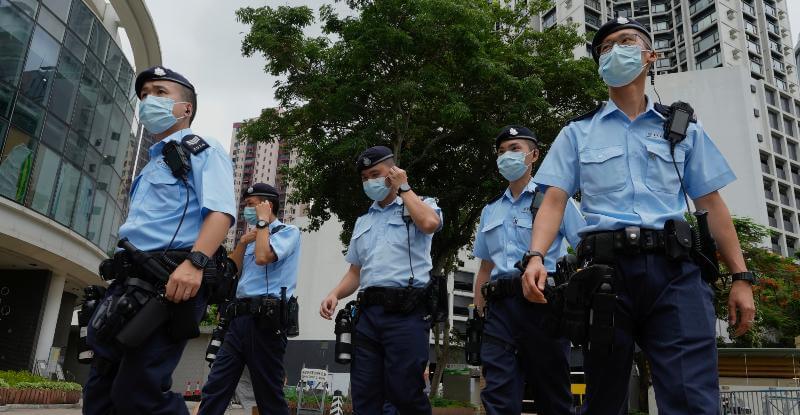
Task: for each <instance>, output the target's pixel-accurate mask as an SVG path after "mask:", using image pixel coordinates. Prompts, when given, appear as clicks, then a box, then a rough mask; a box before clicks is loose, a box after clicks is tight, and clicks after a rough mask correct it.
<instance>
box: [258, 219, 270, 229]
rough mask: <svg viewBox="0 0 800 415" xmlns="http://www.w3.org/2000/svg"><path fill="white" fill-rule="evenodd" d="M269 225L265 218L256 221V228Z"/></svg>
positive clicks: (264, 227) (263, 227)
mask: <svg viewBox="0 0 800 415" xmlns="http://www.w3.org/2000/svg"><path fill="white" fill-rule="evenodd" d="M268 227H269V222H267V221H265V220H259V221H258V222H256V229H266V228H268Z"/></svg>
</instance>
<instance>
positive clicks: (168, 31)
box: [140, 0, 800, 148]
mask: <svg viewBox="0 0 800 415" xmlns="http://www.w3.org/2000/svg"><path fill="white" fill-rule="evenodd" d="M783 1H786V2H787V6H788V11H789V13H788V14H789V24H790V26H791V29H792V45H791V46H792V47H794V45H795V44H796V42H797V38H798V33H800V0H783ZM146 3H147V7H148V8H149V9H150V14H151V15H152V16H153V21H154V22H155V25H156V31H157V32H158V36H159V42H160V45H161V55H162V59H163V64H164V66H166V67H168V68H171V69H173V70H175V71H177V72H180V73H181V74H183V75H184V76H186V77H187V78H188V79H189V80H190V81H191V82H192V83H193V84H194V86H195V88H196V89H197V92H198V105H197V107H198V108H197V118H196V119H195V121H194V124H193V126H192V129H193V131H194V132H195V133H196V134H198V135H200V136H204V137H213V138H216V139H217V140H219V141H220V143H222V145H223V146H225V148H229V146H230V139H231V134H232V132H233V123H234V122H238V121H241V120H243V119H246V118H252V117H256V116H258V114H259V113H260V111H261V109H262V108H268V107H271V106H275V105H276V101H275V98H274V94H273V85H274V83H275V81H276V79H275V78H273V77H270V76H268V75H267V74H266V73H265V72H264V64H265V63H266V62H265V60H264V58H263V57H261V56H254V57H251V58H245V57H243V56H242V53H241V44H242V43H241V42H242V38H243V37H244V35H245V33H246V32H247V30H248V27H247V26H245V25H243V24H241V23H238V22H237V21H236V17H235V16H234V12H235V11H236V10H237V9H238V8H240V7H245V6H252V7H260V6H265V5H267V6H272V7H277V6H280V5H285V4H290V5H293V6H295V5H300V4H305V5H307V6H309V7H311V9H313V10H319V6H320V5H322V4H326V3H333V0H306V1H300V0H288V1H277V0H146ZM334 4H335V6H336V8H337V9H338V10H340V12H344V11H346V6H344V5H343V3H342V2H339V3H338V4H336V3H334ZM309 33H314V34H318V33H319V30H318V26H316V25H314V26H313V29H312V30H310V31H309ZM140 69H142V68H140Z"/></svg>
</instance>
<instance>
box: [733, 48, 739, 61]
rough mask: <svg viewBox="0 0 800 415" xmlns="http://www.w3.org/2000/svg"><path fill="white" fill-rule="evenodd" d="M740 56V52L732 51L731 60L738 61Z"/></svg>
mask: <svg viewBox="0 0 800 415" xmlns="http://www.w3.org/2000/svg"><path fill="white" fill-rule="evenodd" d="M740 54H741V52H740V51H739V49H734V50H733V59H739V55H740Z"/></svg>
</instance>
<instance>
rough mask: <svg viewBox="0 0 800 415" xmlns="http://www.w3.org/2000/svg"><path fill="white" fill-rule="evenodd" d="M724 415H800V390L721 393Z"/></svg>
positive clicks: (721, 408)
mask: <svg viewBox="0 0 800 415" xmlns="http://www.w3.org/2000/svg"><path fill="white" fill-rule="evenodd" d="M719 397H720V399H719V400H720V413H721V414H722V415H734V414H735V415H739V414H742V415H744V414H748V415H800V388H781V389H765V390H753V391H730V392H727V391H726V392H720V394H719Z"/></svg>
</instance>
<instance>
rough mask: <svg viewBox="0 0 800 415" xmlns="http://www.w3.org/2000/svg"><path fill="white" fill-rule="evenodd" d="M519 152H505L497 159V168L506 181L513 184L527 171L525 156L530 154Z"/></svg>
mask: <svg viewBox="0 0 800 415" xmlns="http://www.w3.org/2000/svg"><path fill="white" fill-rule="evenodd" d="M532 152H533V151H531V152H529V153H523V152H521V151H506V152H505V153H503V154H502V155H501V156H500V157H498V158H497V168H498V169H499V170H500V174H502V175H503V177H505V178H506V180H508V181H510V182H513V181H514V180H517V179H519V178H520V177H522V175H523V174H525V172H526V171H528V166H529V164H525V156H527V155H528V154H531V153H532Z"/></svg>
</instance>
